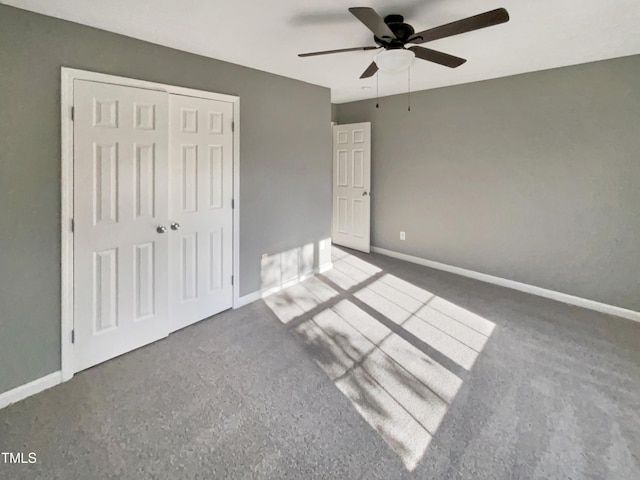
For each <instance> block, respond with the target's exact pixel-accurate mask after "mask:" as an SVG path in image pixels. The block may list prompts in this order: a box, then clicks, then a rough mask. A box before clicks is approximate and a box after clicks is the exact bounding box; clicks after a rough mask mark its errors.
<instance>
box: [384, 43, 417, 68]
mask: <svg viewBox="0 0 640 480" xmlns="http://www.w3.org/2000/svg"><path fill="white" fill-rule="evenodd" d="M415 57H416V54H415V53H413V52H412V51H411V50H404V49H400V48H395V49H392V50H384V51H382V52H380V53H378V54H377V55H376V56H375V58H374V62H376V65H377V66H378V68H379V69H380V70H382V71H383V72H401V71H402V70H406V69H407V68H409V67H410V66H411V64H412V63H413V59H414V58H415Z"/></svg>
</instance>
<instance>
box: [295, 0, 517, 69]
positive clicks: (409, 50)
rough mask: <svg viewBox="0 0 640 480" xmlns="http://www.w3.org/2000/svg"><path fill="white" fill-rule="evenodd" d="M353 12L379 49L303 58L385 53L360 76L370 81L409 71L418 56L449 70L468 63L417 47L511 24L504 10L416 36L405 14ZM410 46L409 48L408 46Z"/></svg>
mask: <svg viewBox="0 0 640 480" xmlns="http://www.w3.org/2000/svg"><path fill="white" fill-rule="evenodd" d="M349 11H350V12H351V13H352V14H353V15H354V16H355V17H356V18H357V19H358V20H360V21H361V22H362V23H363V24H364V25H365V26H366V27H367V28H368V29H369V30H371V31H372V32H373V40H374V42H375V43H377V44H378V46H369V47H355V48H341V49H339V50H327V51H323V52H312V53H301V54H299V55H298V56H299V57H312V56H316V55H327V54H330V53H342V52H354V51H358V50H377V49H379V48H383V49H384V50H383V51H382V52H380V53H379V54H378V55H376V57H375V59H374V61H373V62H371V65H369V66H368V67H367V69H366V70H365V71H364V72H363V73H362V75H360V78H368V77H372V76H373V75H375V73H376V72H377V71H378V69H380V70H384V71H400V70H403V69H405V68H408V67H409V65H410V64H411V62H412V61H413V59H414V58H415V57H418V58H420V59H422V60H427V61H429V62H434V63H438V64H440V65H444V66H445V67H450V68H456V67H459V66H460V65H462V64H463V63H464V62H466V60H465V59H464V58H460V57H455V56H453V55H449V54H447V53H442V52H438V51H436V50H431V49H430V48H425V47H420V46H418V45H417V44H420V43H426V42H431V41H433V40H438V39H440V38H445V37H451V36H453V35H459V34H461V33H466V32H471V31H473V30H479V29H481V28H485V27H491V26H493V25H499V24H501V23H505V22H508V21H509V13H508V12H507V11H506V10H505V9H504V8H497V9H495V10H491V11H489V12H485V13H481V14H479V15H474V16H473V17H468V18H464V19H462V20H458V21H455V22H451V23H447V24H446V25H441V26H439V27H435V28H430V29H428V30H424V31H422V32H418V33H416V32H415V30H414V28H413V27H412V26H411V25H409V24H408V23H404V17H403V16H402V15H387V16H386V17H384V19H383V18H382V17H381V16H380V15H378V14H377V13H376V11H375V10H374V9H373V8H369V7H353V8H350V9H349ZM407 45H409V46H407Z"/></svg>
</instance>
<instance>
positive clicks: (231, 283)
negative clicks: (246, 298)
mask: <svg viewBox="0 0 640 480" xmlns="http://www.w3.org/2000/svg"><path fill="white" fill-rule="evenodd" d="M231 285H233V275H231Z"/></svg>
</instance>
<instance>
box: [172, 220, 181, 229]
mask: <svg viewBox="0 0 640 480" xmlns="http://www.w3.org/2000/svg"><path fill="white" fill-rule="evenodd" d="M171 230H180V224H179V223H178V222H173V223H172V224H171Z"/></svg>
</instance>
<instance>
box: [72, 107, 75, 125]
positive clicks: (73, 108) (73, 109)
mask: <svg viewBox="0 0 640 480" xmlns="http://www.w3.org/2000/svg"><path fill="white" fill-rule="evenodd" d="M75 117H76V107H71V121H72V122H73V121H74V120H75Z"/></svg>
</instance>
